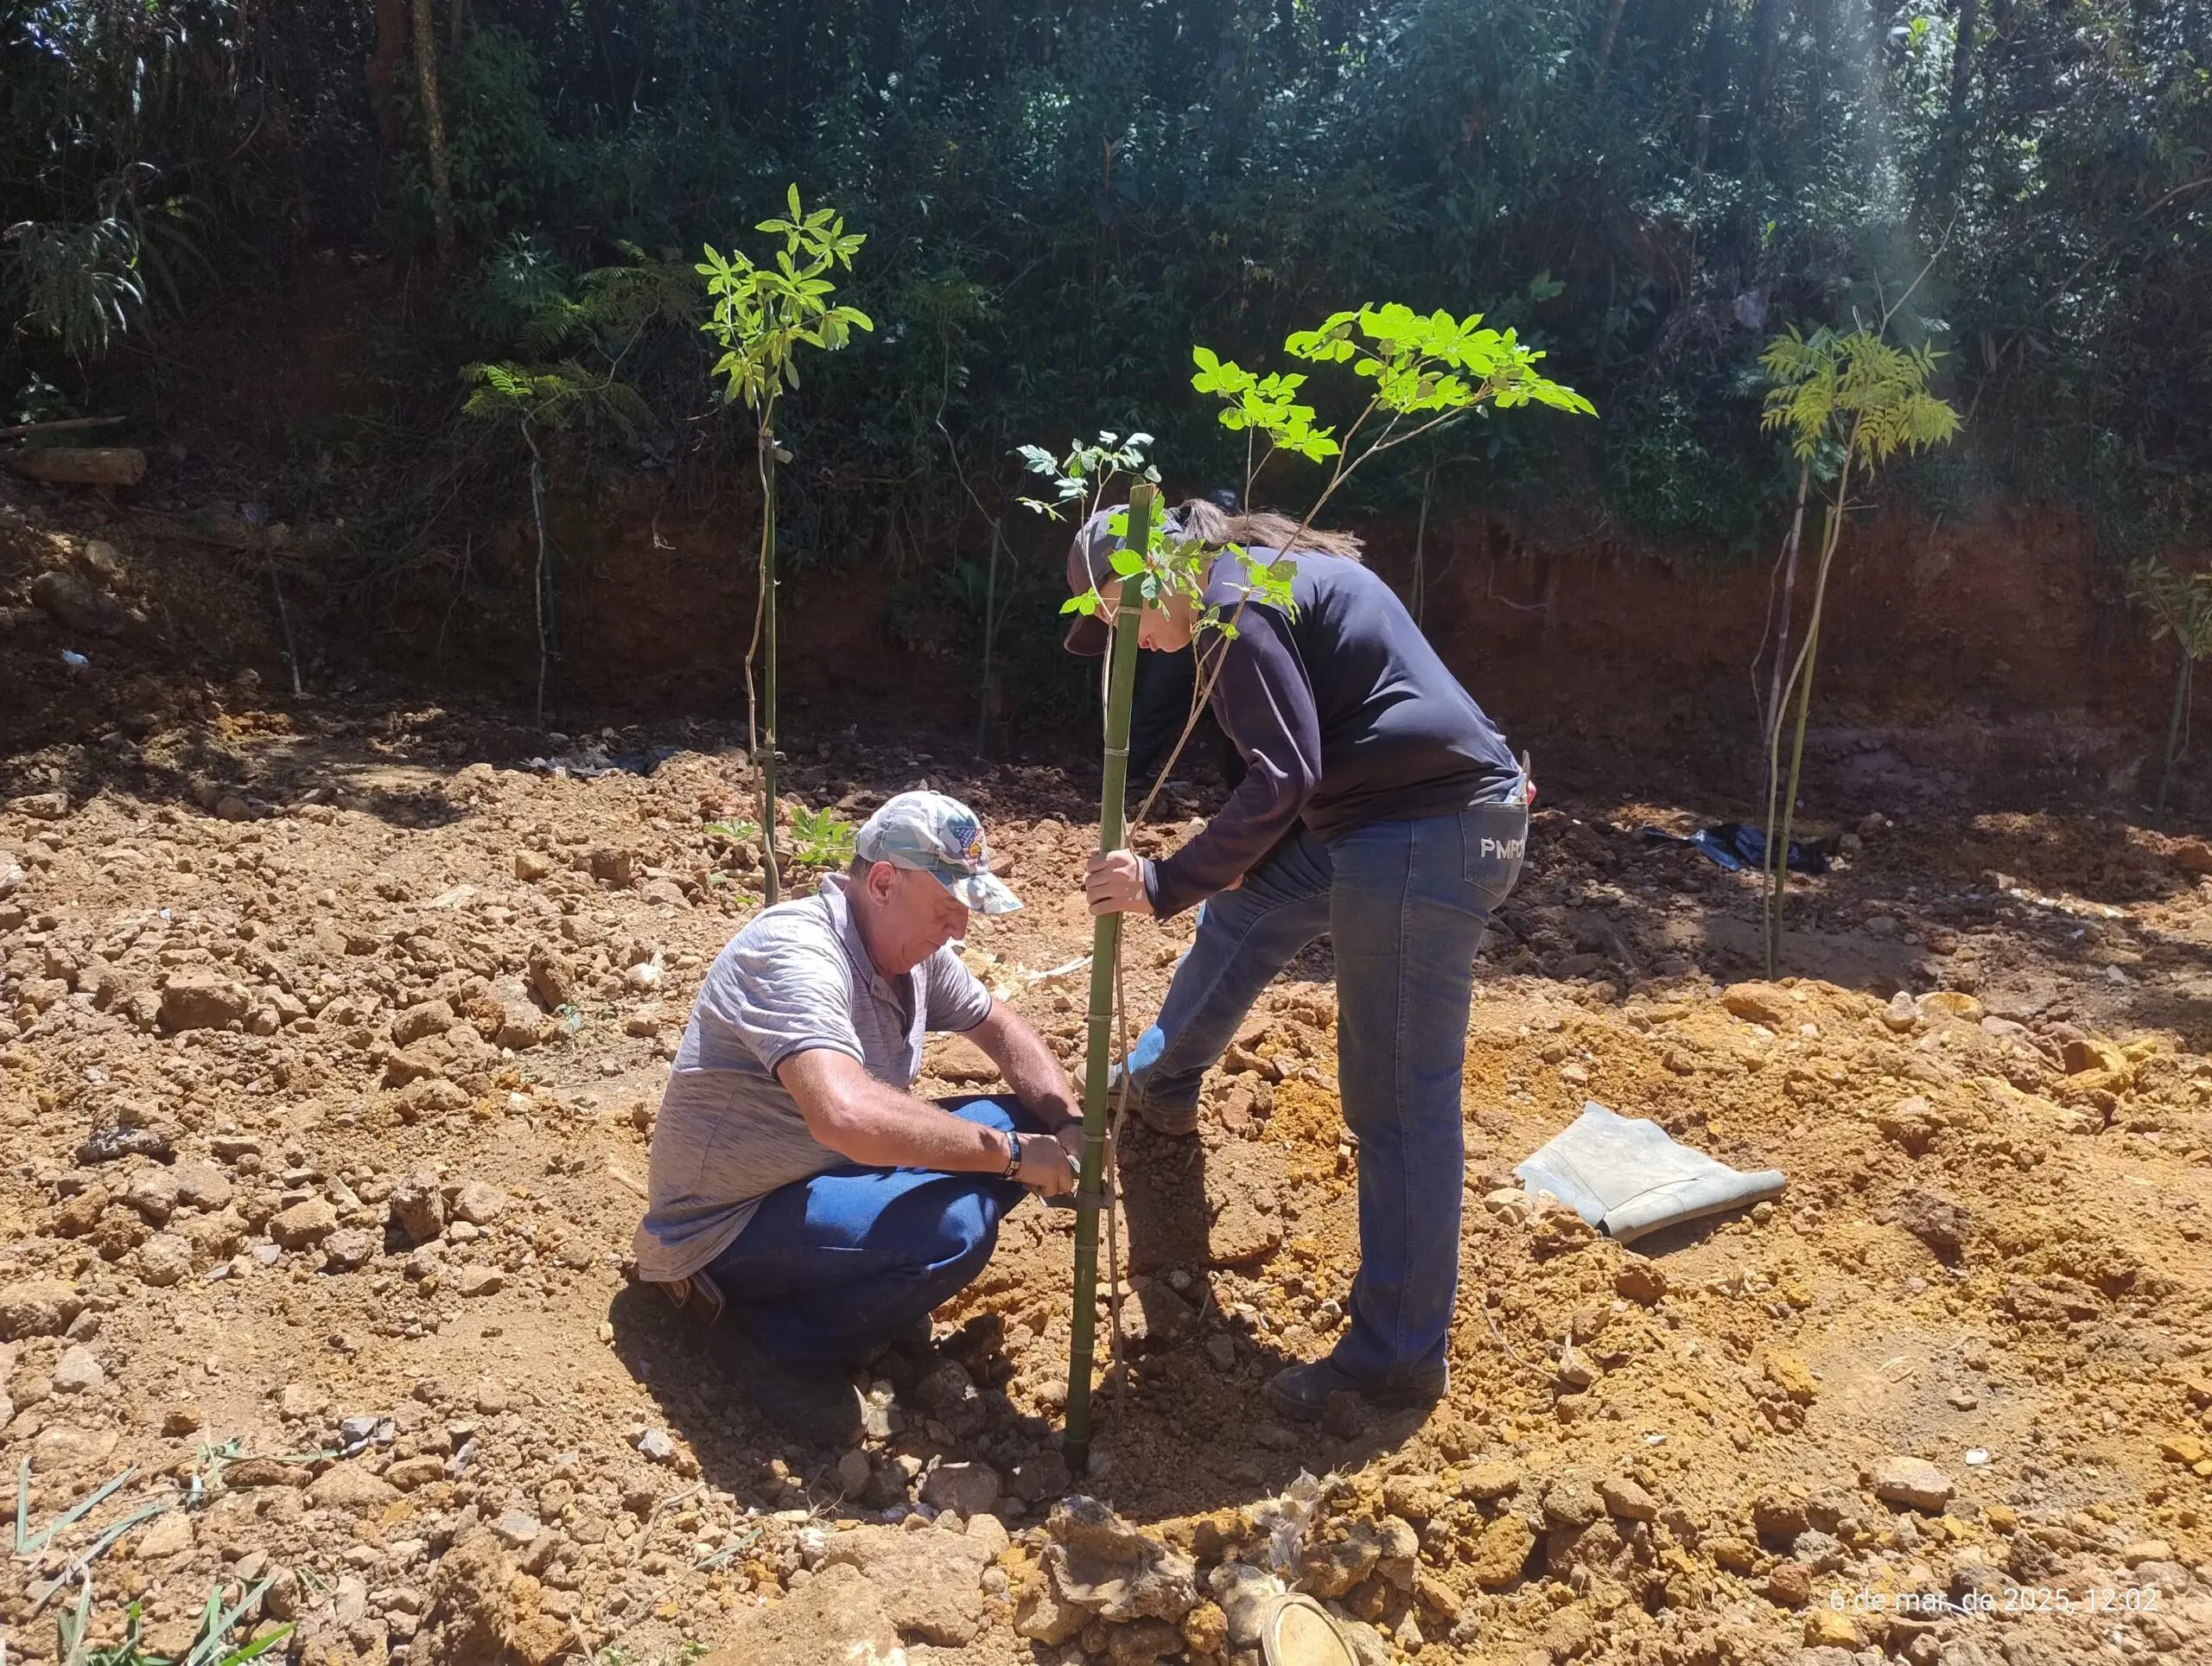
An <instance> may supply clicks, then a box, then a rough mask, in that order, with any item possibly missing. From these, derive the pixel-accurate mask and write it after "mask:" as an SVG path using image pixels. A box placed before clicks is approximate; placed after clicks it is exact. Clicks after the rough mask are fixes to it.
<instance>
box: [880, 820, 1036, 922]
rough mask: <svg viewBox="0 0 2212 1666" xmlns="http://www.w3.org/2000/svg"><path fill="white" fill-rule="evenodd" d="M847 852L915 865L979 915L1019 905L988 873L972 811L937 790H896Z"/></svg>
mask: <svg viewBox="0 0 2212 1666" xmlns="http://www.w3.org/2000/svg"><path fill="white" fill-rule="evenodd" d="M853 851H854V854H855V855H858V856H860V857H861V859H862V860H864V861H867V862H889V863H890V864H891V865H892V866H893V867H894V868H918V869H919V870H920V871H921V872H923V873H925V874H929V875H930V876H931V878H932V879H934V880H936V881H937V882H938V884H939V885H942V886H943V887H944V888H945V889H946V890H948V891H950V892H951V893H952V894H953V895H954V896H956V897H957V898H959V899H960V900H961V901H962V902H963V903H965V904H967V905H968V906H969V907H970V908H972V909H974V910H975V911H976V912H977V913H979V914H1010V913H1012V912H1014V910H1015V909H1017V908H1019V907H1020V906H1021V899H1020V898H1019V897H1017V896H1015V895H1014V893H1013V892H1011V891H1009V890H1007V888H1006V887H1005V886H1004V885H1003V884H1001V882H1000V881H999V880H998V877H997V876H996V875H995V874H993V873H992V872H991V853H990V851H989V850H988V849H987V848H986V847H985V845H984V843H983V824H982V822H980V821H978V820H977V819H976V812H975V811H972V810H970V809H969V808H968V806H967V805H966V804H962V803H961V802H960V800H959V799H957V798H946V797H945V796H944V793H942V792H902V793H900V794H899V796H898V797H897V798H893V799H892V800H891V801H890V802H889V803H887V804H885V805H884V806H883V808H882V809H880V810H879V811H876V812H875V814H874V815H873V816H871V817H868V820H867V822H866V823H863V824H862V826H861V830H860V832H859V834H858V835H857V836H855V838H854V840H853Z"/></svg>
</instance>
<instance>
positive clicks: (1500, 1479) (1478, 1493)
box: [1459, 1461, 1521, 1499]
mask: <svg viewBox="0 0 2212 1666" xmlns="http://www.w3.org/2000/svg"><path fill="white" fill-rule="evenodd" d="M1520 1487H1521V1472H1520V1471H1519V1470H1517V1469H1516V1468H1515V1467H1514V1466H1512V1465H1510V1464H1502V1463H1497V1462H1495V1461H1490V1462H1484V1463H1479V1464H1475V1465H1471V1466H1469V1467H1468V1468H1466V1469H1464V1470H1462V1471H1461V1472H1459V1496H1460V1497H1463V1498H1484V1499H1487V1498H1503V1497H1507V1496H1508V1495H1510V1494H1511V1493H1514V1492H1516V1491H1519V1490H1520Z"/></svg>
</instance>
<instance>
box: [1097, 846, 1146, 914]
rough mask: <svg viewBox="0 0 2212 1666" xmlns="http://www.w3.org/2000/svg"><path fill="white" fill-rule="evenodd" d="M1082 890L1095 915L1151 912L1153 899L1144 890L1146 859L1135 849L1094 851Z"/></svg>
mask: <svg viewBox="0 0 2212 1666" xmlns="http://www.w3.org/2000/svg"><path fill="white" fill-rule="evenodd" d="M1083 890H1084V896H1085V897H1086V898H1088V899H1089V900H1090V912H1092V913H1094V914H1149V913H1151V912H1152V899H1151V898H1150V897H1148V896H1147V895H1146V894H1145V889H1144V859H1143V858H1142V857H1141V856H1139V855H1137V854H1136V852H1135V851H1134V850H1101V851H1096V852H1094V853H1093V854H1092V855H1091V857H1090V862H1089V865H1088V866H1087V867H1086V868H1085V869H1084V883H1083Z"/></svg>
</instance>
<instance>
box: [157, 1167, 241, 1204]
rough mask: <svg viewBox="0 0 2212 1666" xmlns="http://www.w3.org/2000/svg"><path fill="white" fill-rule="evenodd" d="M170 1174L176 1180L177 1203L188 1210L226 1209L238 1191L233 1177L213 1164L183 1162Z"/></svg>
mask: <svg viewBox="0 0 2212 1666" xmlns="http://www.w3.org/2000/svg"><path fill="white" fill-rule="evenodd" d="M169 1173H171V1174H172V1175H174V1176H175V1180H176V1202H177V1203H178V1205H181V1207H183V1208H186V1209H204V1210H207V1211H214V1210H218V1209H223V1208H226V1207H228V1206H229V1204H230V1201H231V1199H232V1197H233V1196H234V1195H236V1193H237V1191H238V1188H237V1187H236V1186H233V1185H232V1183H231V1177H230V1176H229V1175H227V1174H226V1173H223V1171H222V1170H221V1169H219V1168H218V1167H215V1165H214V1164H213V1163H209V1162H195V1161H186V1162H181V1163H179V1164H178V1165H177V1166H176V1167H175V1168H173V1169H171V1170H170V1171H169Z"/></svg>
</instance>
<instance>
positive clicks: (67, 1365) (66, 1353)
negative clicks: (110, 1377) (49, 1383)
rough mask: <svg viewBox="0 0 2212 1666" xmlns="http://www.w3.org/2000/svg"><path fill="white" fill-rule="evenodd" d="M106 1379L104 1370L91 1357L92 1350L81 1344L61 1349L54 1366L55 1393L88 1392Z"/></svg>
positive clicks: (97, 1361)
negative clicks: (58, 1358) (59, 1356)
mask: <svg viewBox="0 0 2212 1666" xmlns="http://www.w3.org/2000/svg"><path fill="white" fill-rule="evenodd" d="M106 1381H107V1372H106V1370H105V1369H104V1368H103V1367H102V1366H101V1364H100V1362H99V1360H97V1359H95V1358H92V1350H91V1349H90V1348H87V1347H84V1346H82V1345H79V1346H77V1347H73V1348H65V1349H63V1350H62V1351H61V1358H60V1360H59V1361H58V1362H56V1364H55V1365H54V1392H55V1393H56V1394H90V1393H91V1392H92V1390H93V1389H97V1388H98V1387H99V1385H100V1384H101V1383H105V1382H106Z"/></svg>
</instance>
